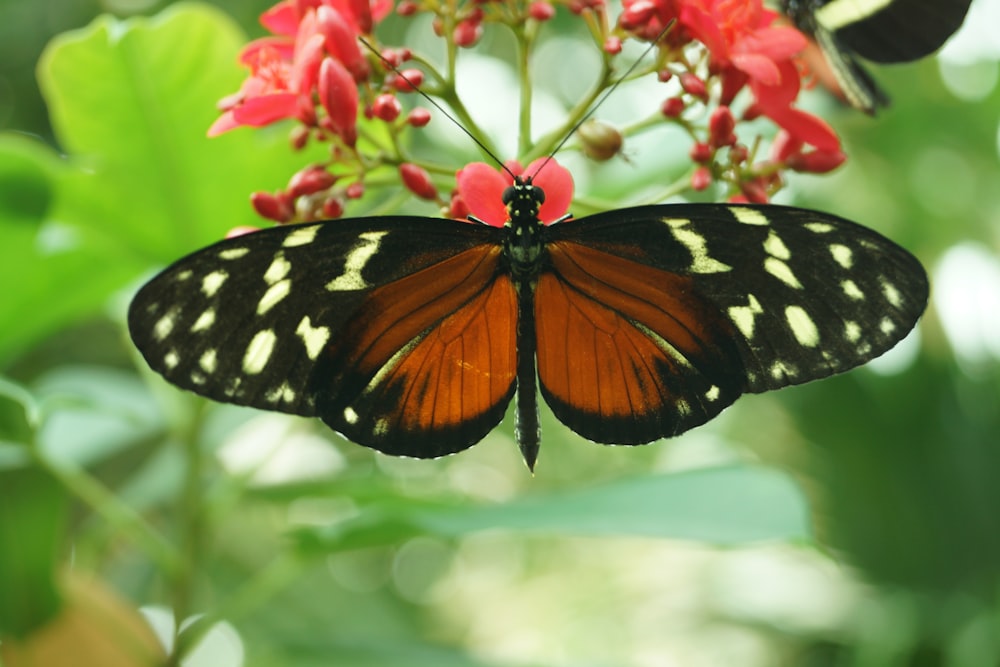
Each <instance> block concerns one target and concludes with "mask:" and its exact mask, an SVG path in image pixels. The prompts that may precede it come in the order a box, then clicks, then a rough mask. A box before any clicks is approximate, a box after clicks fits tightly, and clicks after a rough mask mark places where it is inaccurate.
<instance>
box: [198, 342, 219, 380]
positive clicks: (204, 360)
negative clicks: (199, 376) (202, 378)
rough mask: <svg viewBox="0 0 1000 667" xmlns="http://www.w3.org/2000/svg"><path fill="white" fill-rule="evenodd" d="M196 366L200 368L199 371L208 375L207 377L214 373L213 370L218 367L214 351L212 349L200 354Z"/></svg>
mask: <svg viewBox="0 0 1000 667" xmlns="http://www.w3.org/2000/svg"><path fill="white" fill-rule="evenodd" d="M198 365H199V366H201V369H202V370H203V371H205V372H206V373H208V374H209V375H211V374H212V373H214V372H215V369H216V368H217V367H218V365H219V364H218V358H217V356H216V352H215V349H214V348H212V349H208V350H205V351H204V352H203V353H202V355H201V358H200V359H198Z"/></svg>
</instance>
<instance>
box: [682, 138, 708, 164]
mask: <svg viewBox="0 0 1000 667" xmlns="http://www.w3.org/2000/svg"><path fill="white" fill-rule="evenodd" d="M712 152H713V151H712V147H711V146H709V145H708V144H706V143H704V142H702V141H699V142H698V143H696V144H695V145H694V146H692V147H691V152H690V153H689V154H688V155H690V157H691V161H692V162H697V163H698V164H705V163H707V162H711V161H712Z"/></svg>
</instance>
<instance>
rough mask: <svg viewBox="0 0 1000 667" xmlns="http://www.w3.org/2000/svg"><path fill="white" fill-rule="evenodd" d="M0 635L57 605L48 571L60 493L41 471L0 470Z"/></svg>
mask: <svg viewBox="0 0 1000 667" xmlns="http://www.w3.org/2000/svg"><path fill="white" fill-rule="evenodd" d="M0 489H2V490H3V491H2V493H0V591H3V595H0V636H3V635H8V636H10V635H13V636H15V637H24V636H26V635H28V634H29V633H30V632H31V631H32V630H33V629H34V628H37V627H39V626H40V625H42V624H43V623H45V622H46V621H47V620H49V619H50V618H52V617H53V616H54V615H55V613H56V612H57V611H58V609H59V595H58V593H57V591H56V586H55V580H54V574H55V568H56V559H57V555H58V548H59V546H60V541H61V535H62V530H63V523H64V513H65V508H66V498H65V495H64V493H63V491H62V489H61V487H60V486H59V485H58V484H57V483H56V482H55V481H54V480H53V479H52V478H51V477H50V476H49V475H47V474H46V473H44V472H42V471H41V470H39V469H37V468H34V467H28V468H19V469H16V470H3V469H0Z"/></svg>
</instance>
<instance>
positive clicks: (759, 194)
mask: <svg viewBox="0 0 1000 667" xmlns="http://www.w3.org/2000/svg"><path fill="white" fill-rule="evenodd" d="M740 190H741V191H742V192H743V194H744V195H745V196H746V198H747V201H749V202H750V203H751V204H766V203H767V188H766V187H765V185H764V183H763V182H762V181H761V179H759V178H755V179H753V180H752V181H743V182H742V183H740Z"/></svg>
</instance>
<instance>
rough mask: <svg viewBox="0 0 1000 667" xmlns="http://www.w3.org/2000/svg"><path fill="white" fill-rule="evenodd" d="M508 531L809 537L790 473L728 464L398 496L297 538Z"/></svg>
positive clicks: (311, 542)
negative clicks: (517, 492)
mask: <svg viewBox="0 0 1000 667" xmlns="http://www.w3.org/2000/svg"><path fill="white" fill-rule="evenodd" d="M492 529H504V530H514V531H524V532H533V533H544V534H546V535H587V536H602V535H604V536H606V535H639V536H644V537H658V538H673V539H691V540H700V541H705V542H710V543H713V544H720V545H734V544H742V543H746V542H755V541H761V540H803V539H808V538H809V537H810V530H809V517H808V509H807V506H806V503H805V500H804V498H803V496H802V494H801V492H800V491H799V489H798V488H797V487H796V486H795V484H794V483H793V482H792V481H791V480H790V479H789V478H788V477H787V476H785V475H784V474H782V473H780V472H777V471H775V470H770V469H767V468H758V467H749V466H748V467H724V468H709V469H701V470H693V471H689V472H683V473H674V474H669V475H655V476H648V477H647V476H644V477H635V478H630V479H624V480H620V481H617V482H614V483H611V484H607V485H604V486H597V487H593V488H589V489H582V490H574V491H565V492H560V493H551V494H548V495H546V496H538V497H534V498H524V499H519V500H515V501H512V502H509V503H504V504H497V505H469V504H468V503H457V502H456V503H436V504H431V503H427V502H426V501H424V502H422V501H419V500H414V499H407V498H399V497H397V498H394V499H392V500H389V501H383V502H378V503H373V504H371V505H369V506H366V507H364V508H363V509H362V510H361V512H360V513H359V514H358V515H357V516H356V517H354V518H352V519H350V520H347V521H344V522H341V523H338V524H335V525H333V526H330V527H327V528H322V529H319V530H308V529H307V530H303V531H300V533H299V536H300V537H301V538H302V545H303V547H305V548H306V549H307V550H313V549H315V550H319V551H324V550H341V549H346V548H356V547H361V546H372V545H376V544H387V543H392V542H394V541H397V540H400V539H404V538H406V537H410V536H412V535H418V534H422V535H426V534H432V535H438V536H442V537H457V536H460V535H464V534H467V533H472V532H475V531H479V530H492Z"/></svg>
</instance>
